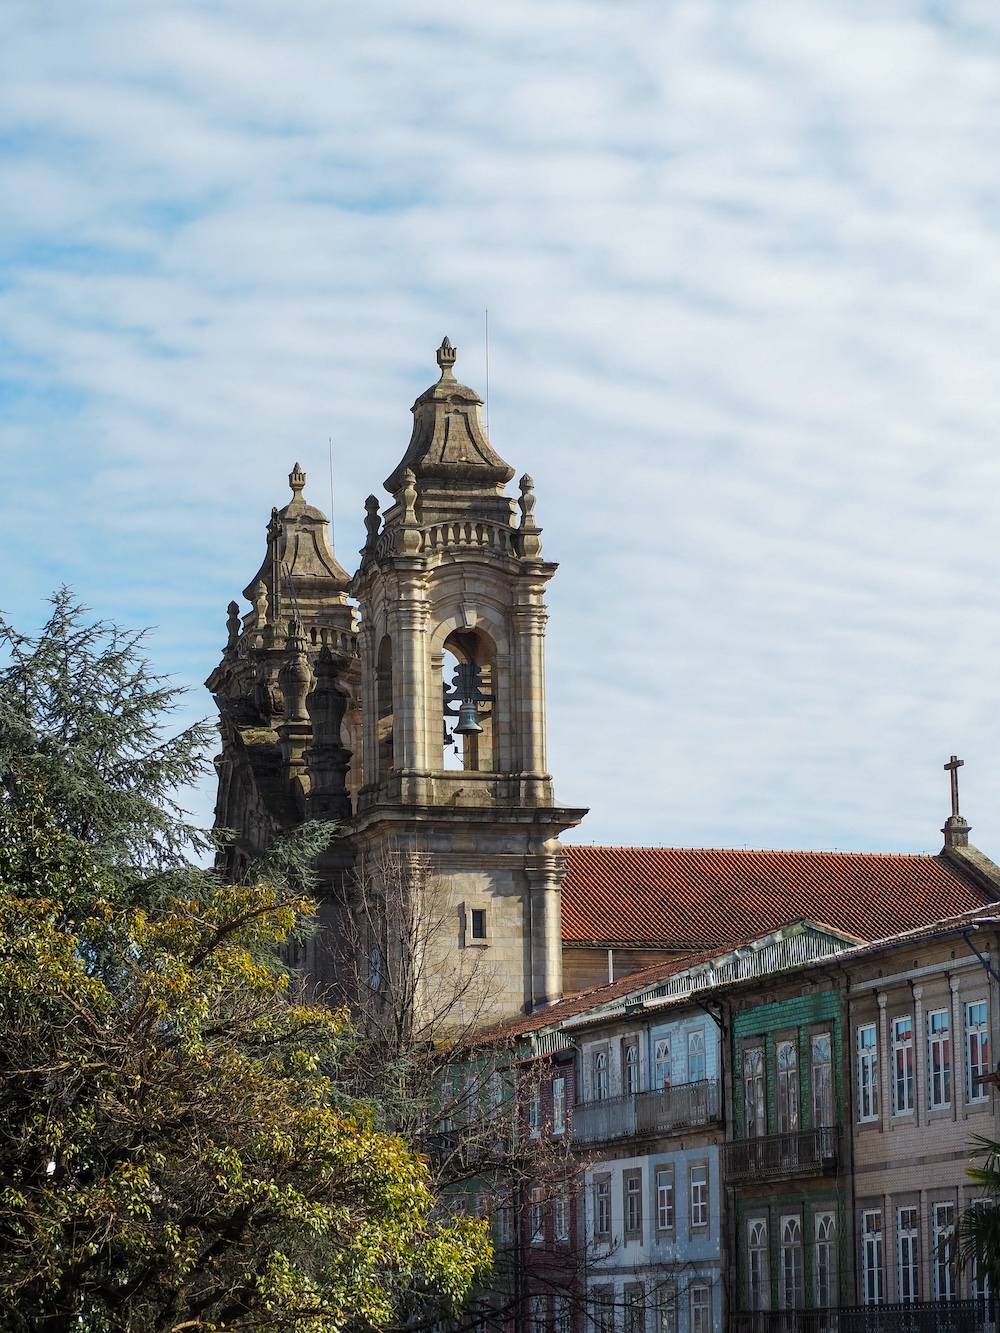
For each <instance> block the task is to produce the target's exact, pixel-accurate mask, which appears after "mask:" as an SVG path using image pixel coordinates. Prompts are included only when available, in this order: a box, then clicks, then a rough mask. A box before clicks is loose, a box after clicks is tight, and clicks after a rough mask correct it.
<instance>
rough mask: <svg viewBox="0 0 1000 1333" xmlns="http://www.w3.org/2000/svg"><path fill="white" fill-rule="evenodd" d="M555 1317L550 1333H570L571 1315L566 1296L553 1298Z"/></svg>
mask: <svg viewBox="0 0 1000 1333" xmlns="http://www.w3.org/2000/svg"><path fill="white" fill-rule="evenodd" d="M553 1302H554V1304H555V1317H554V1318H553V1320H552V1333H570V1329H571V1328H572V1326H573V1325H572V1315H571V1312H570V1306H569V1297H568V1296H554V1297H553Z"/></svg>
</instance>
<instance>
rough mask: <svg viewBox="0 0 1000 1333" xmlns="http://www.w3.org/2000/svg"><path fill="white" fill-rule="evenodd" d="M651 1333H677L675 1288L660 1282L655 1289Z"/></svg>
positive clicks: (669, 1283) (672, 1285) (673, 1284)
mask: <svg viewBox="0 0 1000 1333" xmlns="http://www.w3.org/2000/svg"><path fill="white" fill-rule="evenodd" d="M653 1333H677V1286H676V1284H675V1283H673V1282H661V1284H660V1285H659V1286H658V1287H657V1289H656V1306H655V1316H654V1320H653Z"/></svg>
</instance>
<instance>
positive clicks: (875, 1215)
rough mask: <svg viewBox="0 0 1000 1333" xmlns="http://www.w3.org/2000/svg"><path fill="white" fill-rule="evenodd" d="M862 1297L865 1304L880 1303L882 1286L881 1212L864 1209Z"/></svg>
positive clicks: (862, 1226) (862, 1215)
mask: <svg viewBox="0 0 1000 1333" xmlns="http://www.w3.org/2000/svg"><path fill="white" fill-rule="evenodd" d="M861 1269H862V1275H863V1282H862V1299H863V1301H864V1303H865V1305H881V1304H882V1302H883V1300H884V1295H883V1286H882V1212H881V1210H880V1209H878V1208H869V1209H866V1210H865V1211H864V1212H863V1213H862V1214H861Z"/></svg>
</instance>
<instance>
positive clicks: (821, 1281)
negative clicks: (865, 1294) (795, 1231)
mask: <svg viewBox="0 0 1000 1333" xmlns="http://www.w3.org/2000/svg"><path fill="white" fill-rule="evenodd" d="M813 1237H814V1244H813V1304H814V1305H815V1306H818V1307H819V1308H820V1309H826V1308H827V1307H828V1306H833V1305H836V1304H837V1215H836V1213H818V1212H817V1213H813Z"/></svg>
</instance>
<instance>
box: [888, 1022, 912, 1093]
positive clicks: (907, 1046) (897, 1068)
mask: <svg viewBox="0 0 1000 1333" xmlns="http://www.w3.org/2000/svg"><path fill="white" fill-rule="evenodd" d="M912 1110H913V1019H912V1018H910V1017H909V1016H908V1015H905V1016H904V1017H902V1018H894V1019H893V1020H892V1113H893V1115H907V1114H908V1113H909V1112H910V1111H912Z"/></svg>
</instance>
